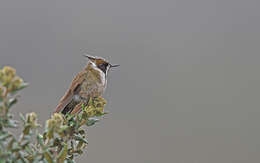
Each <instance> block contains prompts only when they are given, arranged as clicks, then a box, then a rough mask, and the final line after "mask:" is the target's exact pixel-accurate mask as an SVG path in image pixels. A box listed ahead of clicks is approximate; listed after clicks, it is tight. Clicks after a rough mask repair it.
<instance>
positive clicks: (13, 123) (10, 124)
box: [6, 119, 18, 128]
mask: <svg viewBox="0 0 260 163" xmlns="http://www.w3.org/2000/svg"><path fill="white" fill-rule="evenodd" d="M17 123H18V122H17V121H15V120H12V119H9V120H8V121H7V125H6V126H7V127H10V128H16V127H17Z"/></svg>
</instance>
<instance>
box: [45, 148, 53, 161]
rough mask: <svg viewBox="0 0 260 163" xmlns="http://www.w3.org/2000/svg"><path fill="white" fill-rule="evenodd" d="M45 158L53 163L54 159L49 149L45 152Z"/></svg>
mask: <svg viewBox="0 0 260 163" xmlns="http://www.w3.org/2000/svg"><path fill="white" fill-rule="evenodd" d="M43 155H44V158H45V159H46V160H47V161H48V163H53V160H52V157H51V154H50V152H49V151H46V152H44V154H43Z"/></svg>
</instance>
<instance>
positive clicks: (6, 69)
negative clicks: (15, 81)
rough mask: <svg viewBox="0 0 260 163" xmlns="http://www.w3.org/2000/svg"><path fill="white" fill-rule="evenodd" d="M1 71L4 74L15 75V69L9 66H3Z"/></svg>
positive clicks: (12, 76)
mask: <svg viewBox="0 0 260 163" xmlns="http://www.w3.org/2000/svg"><path fill="white" fill-rule="evenodd" d="M2 71H3V74H4V75H5V76H10V77H11V78H14V77H15V74H16V70H15V69H14V68H12V67H10V66H5V67H4V68H3V70H2Z"/></svg>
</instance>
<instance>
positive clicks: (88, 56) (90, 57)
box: [83, 54, 95, 61]
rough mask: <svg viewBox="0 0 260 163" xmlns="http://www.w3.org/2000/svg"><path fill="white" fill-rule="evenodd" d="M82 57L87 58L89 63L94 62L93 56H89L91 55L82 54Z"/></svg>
mask: <svg viewBox="0 0 260 163" xmlns="http://www.w3.org/2000/svg"><path fill="white" fill-rule="evenodd" d="M83 56H84V57H87V58H88V59H90V60H91V61H94V60H95V57H93V56H91V55H88V54H84V55H83Z"/></svg>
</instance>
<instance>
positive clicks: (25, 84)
mask: <svg viewBox="0 0 260 163" xmlns="http://www.w3.org/2000/svg"><path fill="white" fill-rule="evenodd" d="M28 85H29V84H28V83H22V84H21V85H20V87H19V88H17V89H15V90H13V91H12V92H11V95H14V94H16V93H17V92H18V91H20V90H22V89H24V88H26V87H27V86H28Z"/></svg>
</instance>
